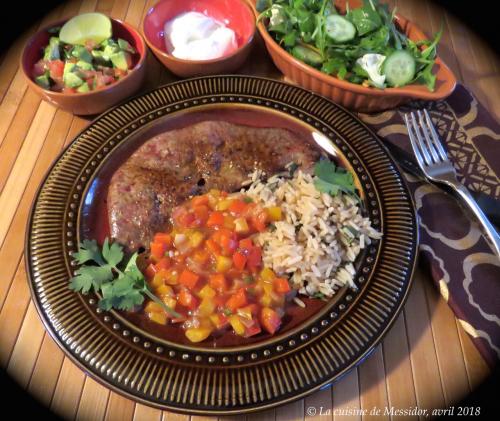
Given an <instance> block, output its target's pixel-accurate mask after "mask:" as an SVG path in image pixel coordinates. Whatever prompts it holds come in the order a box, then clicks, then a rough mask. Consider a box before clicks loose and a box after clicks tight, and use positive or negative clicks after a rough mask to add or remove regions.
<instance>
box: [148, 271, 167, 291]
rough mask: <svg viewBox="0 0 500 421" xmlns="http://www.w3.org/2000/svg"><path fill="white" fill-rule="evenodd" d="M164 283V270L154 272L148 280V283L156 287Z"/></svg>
mask: <svg viewBox="0 0 500 421" xmlns="http://www.w3.org/2000/svg"><path fill="white" fill-rule="evenodd" d="M164 283H165V271H164V270H160V271H159V272H157V273H155V276H153V279H152V280H151V281H150V282H149V285H151V287H152V288H158V287H160V286H162V285H163V284H164Z"/></svg>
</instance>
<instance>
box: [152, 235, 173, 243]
mask: <svg viewBox="0 0 500 421" xmlns="http://www.w3.org/2000/svg"><path fill="white" fill-rule="evenodd" d="M154 242H155V243H164V244H166V245H167V246H171V245H172V236H171V235H170V234H167V233H163V232H158V233H156V234H155V236H154Z"/></svg>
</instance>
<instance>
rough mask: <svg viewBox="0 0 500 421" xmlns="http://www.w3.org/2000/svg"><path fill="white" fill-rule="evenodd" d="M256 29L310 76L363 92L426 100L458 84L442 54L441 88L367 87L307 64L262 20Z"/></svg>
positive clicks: (397, 16)
mask: <svg viewBox="0 0 500 421" xmlns="http://www.w3.org/2000/svg"><path fill="white" fill-rule="evenodd" d="M254 13H255V15H256V16H258V13H259V12H258V11H257V10H256V9H254ZM394 19H395V21H396V22H397V23H398V24H399V25H401V26H404V25H411V28H412V30H413V31H415V33H416V34H417V35H418V37H420V38H422V39H428V37H427V36H426V35H425V33H424V32H423V31H422V30H421V29H420V28H419V27H418V26H417V25H416V24H415V23H413V22H412V21H410V20H408V19H406V18H405V17H404V16H402V15H400V14H395V16H394ZM257 29H258V31H259V33H260V35H261V36H262V38H263V40H264V43H265V44H266V47H267V48H268V49H273V50H274V51H275V52H276V53H278V54H280V55H282V56H283V57H284V58H285V60H287V61H288V62H291V63H292V64H293V65H294V66H295V67H298V68H300V69H301V71H303V72H305V73H308V74H309V75H310V76H313V77H315V78H316V79H319V80H320V81H321V82H323V83H326V84H328V85H330V86H334V87H336V88H339V89H343V90H346V91H350V92H354V93H357V94H362V95H369V96H376V97H409V98H415V99H424V100H438V99H443V98H446V97H447V96H449V95H450V94H451V93H452V92H453V91H454V90H455V87H456V85H457V78H456V76H455V75H454V73H453V72H452V71H451V69H450V68H449V67H448V66H447V65H446V63H445V62H444V61H443V60H441V58H440V57H439V56H436V61H435V63H436V64H437V65H438V66H439V67H440V68H443V69H444V71H445V72H446V73H448V74H449V75H450V77H449V78H445V79H441V80H442V81H443V82H444V84H443V86H442V87H441V90H439V89H435V90H434V91H429V90H428V89H427V90H421V89H419V88H420V87H422V86H424V85H419V84H415V83H414V84H410V85H406V86H404V87H400V88H394V87H387V88H384V89H378V88H373V87H365V86H363V85H359V84H356V83H352V82H348V81H346V80H342V79H339V78H337V77H335V76H332V75H328V74H326V73H323V72H321V71H320V70H318V69H316V68H314V67H312V66H309V65H308V64H306V63H304V62H302V61H300V60H299V59H297V58H295V57H294V56H292V55H291V54H290V53H289V52H288V51H286V50H285V49H284V48H282V47H281V46H280V45H279V44H278V43H277V42H276V41H275V40H274V38H273V37H272V36H271V35H270V33H269V32H268V30H267V28H266V26H265V25H264V22H263V21H262V20H261V21H260V22H258V24H257ZM273 61H274V59H273ZM282 73H283V72H282Z"/></svg>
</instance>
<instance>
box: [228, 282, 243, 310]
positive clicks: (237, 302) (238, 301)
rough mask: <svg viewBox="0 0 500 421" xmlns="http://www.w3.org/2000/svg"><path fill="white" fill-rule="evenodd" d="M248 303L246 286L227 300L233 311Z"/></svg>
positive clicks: (229, 307)
mask: <svg viewBox="0 0 500 421" xmlns="http://www.w3.org/2000/svg"><path fill="white" fill-rule="evenodd" d="M246 304H247V296H246V292H245V289H244V288H240V289H239V290H238V291H236V292H235V293H234V294H233V295H232V296H231V297H230V298H229V300H227V301H226V307H227V308H228V309H229V310H231V311H232V312H233V313H234V312H235V311H236V310H237V309H239V308H240V307H244V306H245V305H246Z"/></svg>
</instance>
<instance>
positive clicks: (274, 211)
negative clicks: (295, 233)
mask: <svg viewBox="0 0 500 421" xmlns="http://www.w3.org/2000/svg"><path fill="white" fill-rule="evenodd" d="M266 212H267V216H269V219H270V220H271V221H273V222H276V221H281V219H282V218H283V213H282V211H281V208H280V207H279V206H271V207H269V208H266Z"/></svg>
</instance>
